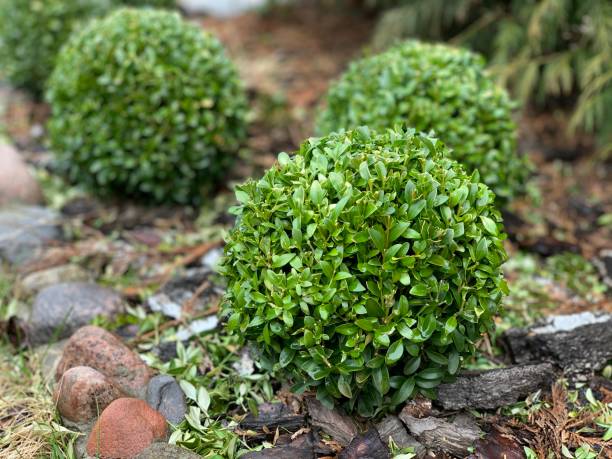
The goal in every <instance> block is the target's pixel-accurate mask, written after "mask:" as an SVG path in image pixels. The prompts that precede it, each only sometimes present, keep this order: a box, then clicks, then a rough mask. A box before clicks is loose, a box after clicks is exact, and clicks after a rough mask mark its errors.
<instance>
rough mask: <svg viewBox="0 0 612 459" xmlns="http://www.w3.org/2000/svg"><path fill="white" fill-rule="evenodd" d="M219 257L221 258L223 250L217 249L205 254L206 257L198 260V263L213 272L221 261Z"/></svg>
mask: <svg viewBox="0 0 612 459" xmlns="http://www.w3.org/2000/svg"><path fill="white" fill-rule="evenodd" d="M221 257H223V248H222V247H217V248H214V249H211V250H210V251H209V252H207V253H206V255H204V256H203V257H202V258H201V259H200V263H201V264H202V266H204V267H206V268H208V269H210V270H211V271H215V270H216V269H217V265H218V264H219V261H221Z"/></svg>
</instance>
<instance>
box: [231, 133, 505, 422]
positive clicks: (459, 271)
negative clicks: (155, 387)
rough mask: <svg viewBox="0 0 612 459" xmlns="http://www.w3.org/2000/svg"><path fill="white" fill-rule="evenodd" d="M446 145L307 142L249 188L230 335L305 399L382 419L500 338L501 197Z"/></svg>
mask: <svg viewBox="0 0 612 459" xmlns="http://www.w3.org/2000/svg"><path fill="white" fill-rule="evenodd" d="M477 177H478V176H477V174H473V175H472V176H469V175H467V174H466V172H465V170H464V169H463V168H462V167H460V166H459V165H458V163H457V162H456V161H454V160H451V159H449V158H448V151H447V148H446V147H445V146H444V144H442V142H440V141H439V140H437V139H435V138H431V137H427V136H425V135H421V134H415V133H414V130H412V129H411V130H408V131H403V130H401V131H387V132H385V133H383V134H371V133H370V131H369V130H368V129H367V128H365V127H362V128H359V129H357V130H355V131H349V132H347V133H334V134H331V135H329V136H326V137H322V138H319V139H311V140H308V141H306V142H304V143H303V144H302V146H301V149H300V151H299V153H298V154H297V155H295V156H294V157H293V158H289V156H288V155H286V154H282V155H281V156H280V157H279V164H278V166H275V167H273V168H272V169H270V170H269V171H268V172H267V173H266V174H265V176H264V177H263V178H262V179H261V180H259V181H254V180H251V181H249V182H248V183H246V184H245V185H243V186H240V187H238V188H237V193H236V194H237V197H238V199H239V201H240V202H241V206H240V207H239V208H238V209H237V214H238V219H237V222H236V227H235V228H234V229H233V230H232V231H231V233H230V235H229V238H228V242H227V245H226V247H225V253H226V258H225V259H224V262H223V267H222V272H223V274H224V275H225V277H226V278H227V280H228V289H227V294H226V297H225V299H224V302H223V306H224V311H225V313H226V314H227V315H228V317H229V319H228V327H229V329H230V330H232V331H233V332H234V333H236V334H238V335H239V336H240V337H242V339H245V340H247V341H251V342H254V343H255V344H256V345H257V346H258V348H259V349H260V351H261V353H262V355H261V357H260V359H259V362H261V363H262V364H263V365H264V367H265V368H268V369H270V370H272V369H275V370H283V371H286V372H288V373H289V374H290V375H291V376H292V377H293V381H294V382H295V383H296V386H295V387H294V389H295V390H298V391H299V390H305V389H308V388H311V389H315V390H316V391H317V398H318V399H319V400H321V401H322V402H324V403H325V404H327V405H328V406H332V405H333V401H334V400H338V401H341V402H343V404H344V406H345V407H346V408H347V409H348V410H349V411H356V412H358V413H359V414H360V415H362V416H374V415H376V414H377V413H379V412H381V411H384V410H387V409H391V408H393V407H396V406H398V405H399V404H401V403H403V402H404V401H405V400H406V399H408V398H410V397H412V396H413V395H414V394H416V393H417V392H421V393H423V394H425V395H427V396H429V397H433V395H434V393H433V392H432V389H433V388H434V387H436V386H437V385H438V384H440V382H442V381H443V380H447V379H448V378H449V377H452V375H454V374H455V373H456V372H457V371H458V369H459V367H460V366H461V359H462V357H464V356H468V355H470V354H471V353H472V352H473V351H474V343H475V342H476V341H477V340H478V339H479V337H480V336H481V334H482V333H483V332H484V331H486V330H487V329H489V328H491V327H492V326H493V316H494V315H495V313H496V311H497V309H498V306H499V304H500V301H501V299H502V296H503V292H505V291H507V289H506V285H505V282H504V280H503V279H502V276H501V271H500V266H501V264H502V263H503V262H504V261H505V259H506V254H505V251H504V248H503V244H502V241H503V239H504V237H505V236H504V234H503V233H502V226H501V216H500V214H499V212H498V211H497V210H496V208H495V206H494V204H493V201H494V195H493V193H492V192H491V191H490V190H489V189H488V188H487V187H486V186H485V185H483V184H482V183H479V182H478V180H477Z"/></svg>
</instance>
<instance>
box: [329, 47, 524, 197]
mask: <svg viewBox="0 0 612 459" xmlns="http://www.w3.org/2000/svg"><path fill="white" fill-rule="evenodd" d="M326 100H327V107H326V109H325V110H324V111H323V112H322V113H321V114H320V116H319V119H318V122H317V131H318V132H319V133H329V132H331V131H335V130H338V129H350V128H355V127H357V126H360V125H367V126H369V127H370V128H374V129H379V130H380V129H386V128H390V127H394V126H395V125H398V124H401V125H407V126H408V127H414V128H415V129H417V130H420V131H428V130H431V129H433V130H434V131H435V132H436V135H438V136H439V137H440V139H441V140H443V141H444V142H445V143H446V144H447V145H448V146H449V147H451V148H452V149H453V152H452V154H453V158H455V159H456V160H458V161H459V162H461V163H462V164H463V165H464V166H465V167H467V168H468V170H470V171H471V170H475V169H478V171H479V172H480V176H481V179H482V181H483V182H484V183H486V184H487V185H489V187H491V188H492V189H493V191H495V193H496V194H497V196H498V197H499V198H500V201H501V202H503V201H505V200H508V199H510V198H511V197H512V196H514V195H516V194H518V193H519V192H521V191H522V189H523V185H524V182H525V179H526V176H527V173H528V168H526V167H525V166H526V165H525V160H524V159H523V158H522V157H521V156H519V155H518V154H517V152H516V126H515V123H514V122H513V120H512V116H511V112H512V108H513V104H512V102H511V100H510V98H509V97H508V95H507V94H506V92H505V91H504V90H503V89H501V88H498V87H497V86H495V84H494V83H493V81H492V80H491V79H490V78H488V77H487V76H486V75H485V74H484V60H483V59H482V58H481V57H480V56H478V55H476V54H474V53H471V52H469V51H467V50H462V49H456V48H451V47H448V46H445V45H432V44H425V43H419V42H417V41H407V42H405V43H402V44H399V45H398V46H396V47H394V48H391V49H389V50H388V51H386V52H385V53H382V54H379V55H374V56H371V57H368V58H365V59H362V60H359V61H356V62H353V63H352V64H351V66H350V67H349V69H348V70H347V71H346V72H345V73H344V75H343V76H342V77H340V80H339V81H338V82H336V83H335V84H334V85H332V87H331V88H330V90H329V92H328V95H327V99H326Z"/></svg>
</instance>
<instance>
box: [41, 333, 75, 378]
mask: <svg viewBox="0 0 612 459" xmlns="http://www.w3.org/2000/svg"><path fill="white" fill-rule="evenodd" d="M67 342H68V340H67V339H63V340H61V341H58V342H56V343H51V344H45V345H43V346H38V347H37V348H35V349H34V355H36V358H37V359H38V360H37V362H38V363H39V365H40V367H41V369H42V371H41V373H42V375H43V378H44V379H45V382H46V383H47V384H53V383H55V371H56V370H57V365H58V364H59V361H60V359H61V358H62V354H63V353H64V347H66V343H67Z"/></svg>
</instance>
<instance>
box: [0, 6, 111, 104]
mask: <svg viewBox="0 0 612 459" xmlns="http://www.w3.org/2000/svg"><path fill="white" fill-rule="evenodd" d="M111 7H112V5H111V3H110V1H109V0H31V1H30V0H0V69H1V72H2V75H3V76H4V77H6V78H8V80H9V81H10V82H11V83H12V84H13V85H15V86H16V87H19V88H23V89H26V90H28V91H30V92H31V93H32V94H33V95H34V96H35V97H41V96H42V93H43V91H44V85H45V81H46V80H47V78H48V76H49V75H50V74H51V72H52V70H53V66H54V64H55V58H56V55H57V53H58V51H59V49H60V48H61V46H62V45H63V44H64V42H65V41H66V40H67V39H68V37H69V36H70V34H71V33H72V32H73V31H74V30H75V29H78V28H79V27H81V26H82V25H83V24H84V23H85V22H87V20H88V19H89V18H91V17H94V16H99V15H102V14H105V13H106V12H108V11H109V10H110V9H111Z"/></svg>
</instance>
